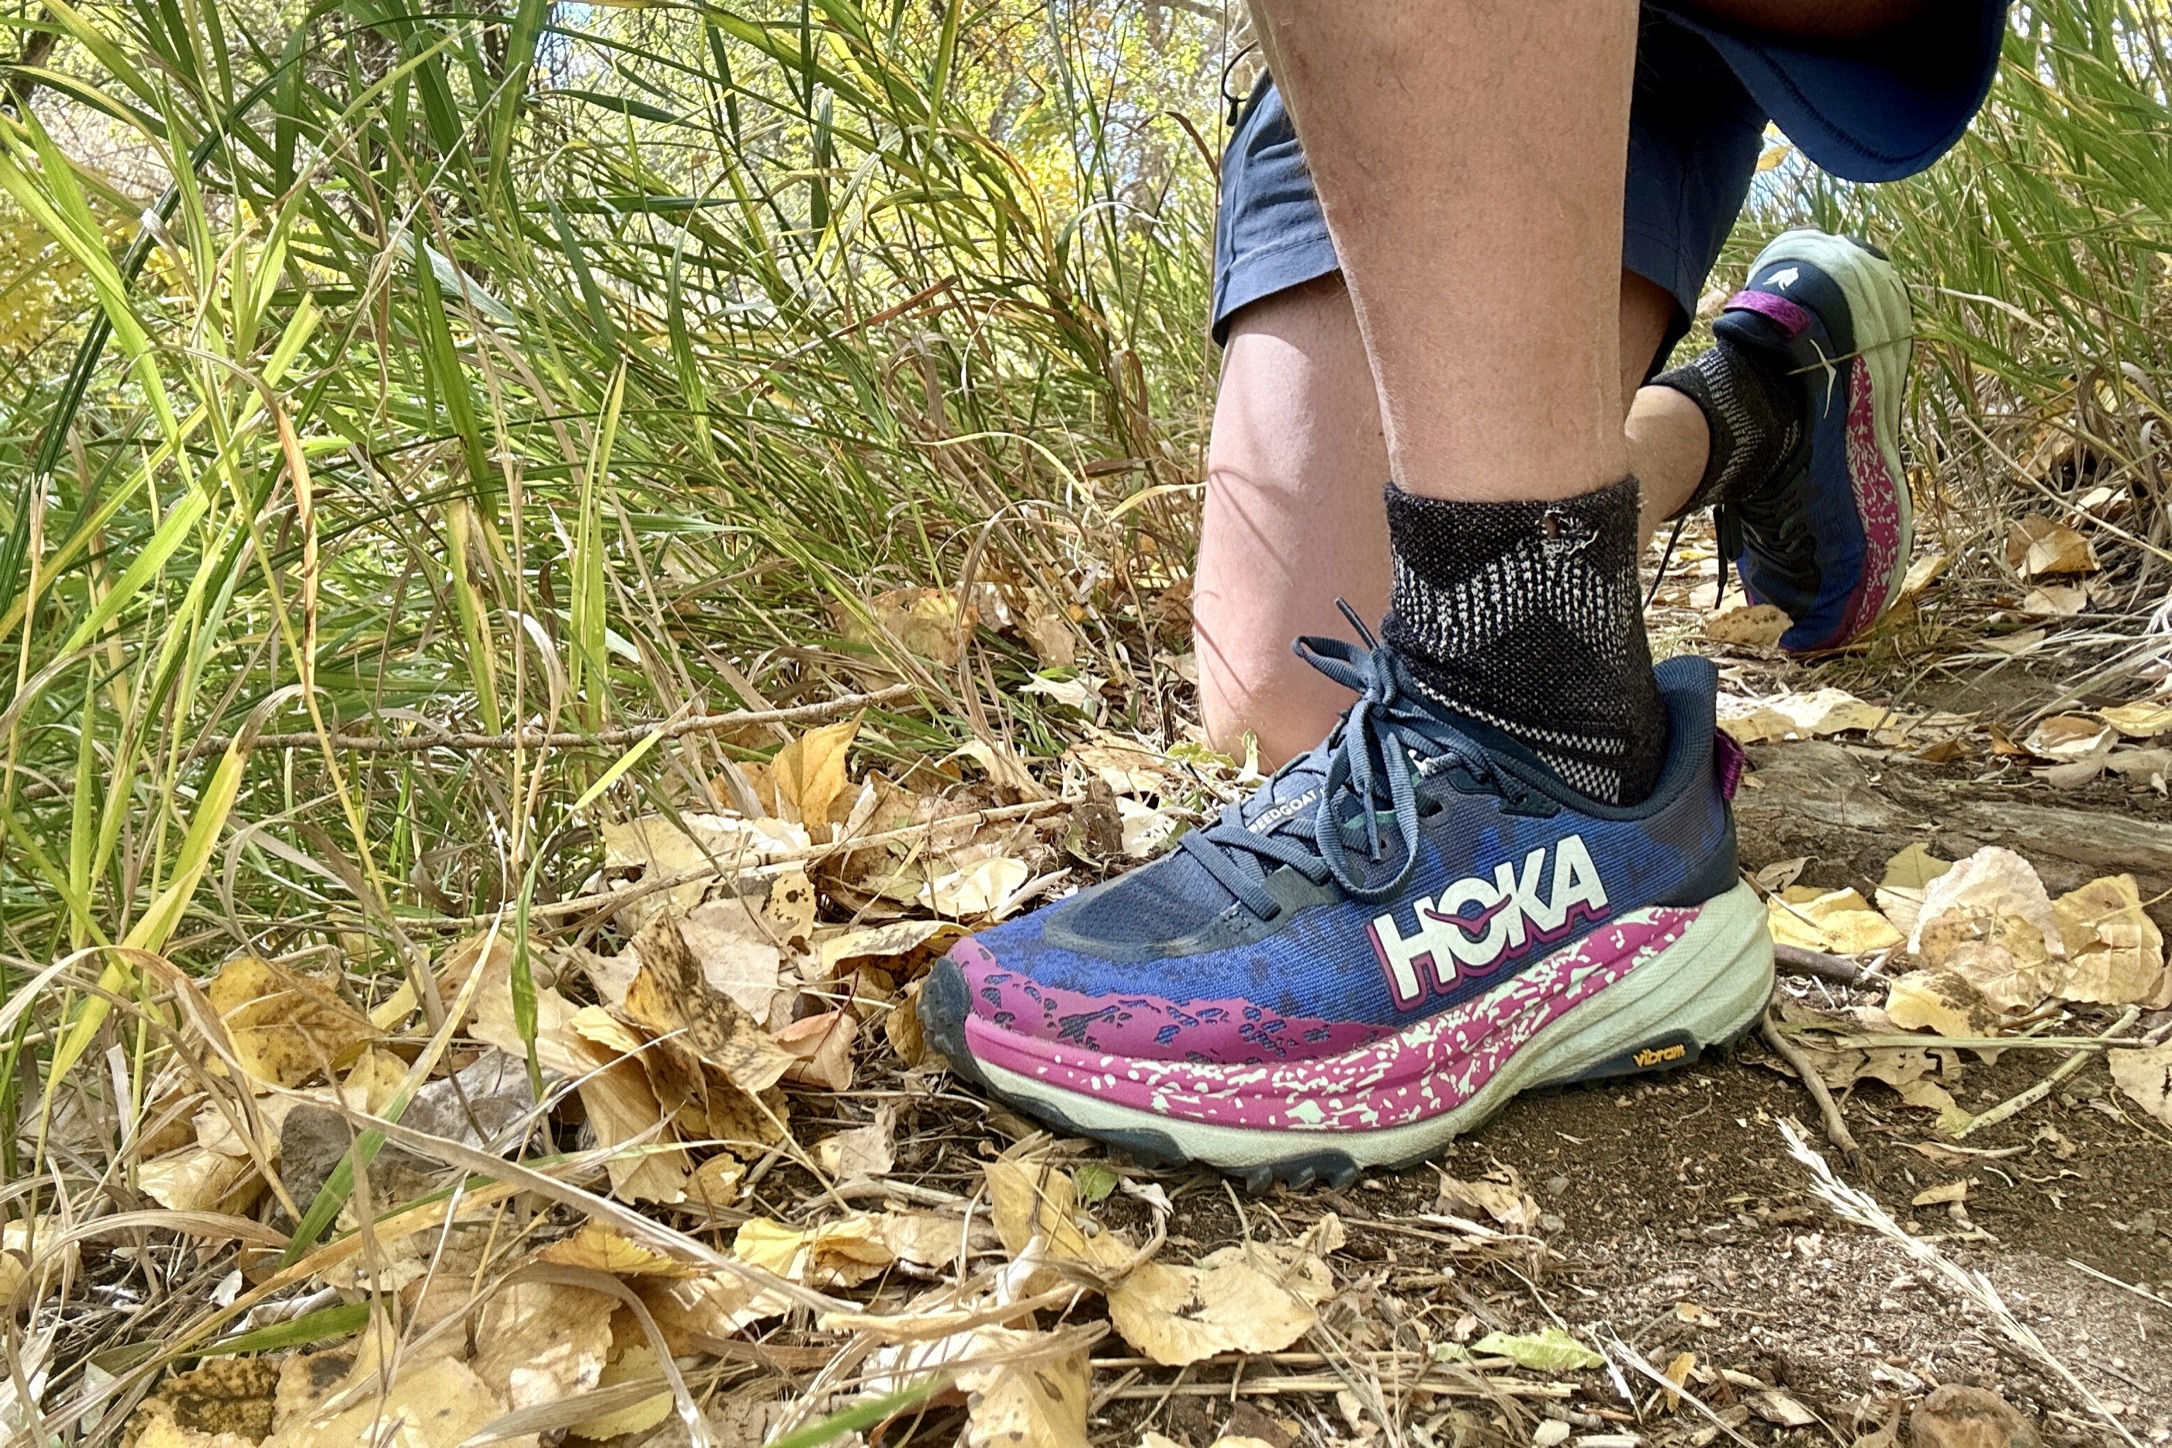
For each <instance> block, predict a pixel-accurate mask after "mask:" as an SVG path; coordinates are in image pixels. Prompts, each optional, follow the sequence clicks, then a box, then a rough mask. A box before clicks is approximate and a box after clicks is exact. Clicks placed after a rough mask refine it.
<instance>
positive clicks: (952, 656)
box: [831, 587, 974, 669]
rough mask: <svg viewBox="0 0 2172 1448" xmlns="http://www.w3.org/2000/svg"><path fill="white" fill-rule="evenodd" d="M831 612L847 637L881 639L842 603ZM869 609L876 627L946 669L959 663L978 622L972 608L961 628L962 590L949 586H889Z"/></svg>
mask: <svg viewBox="0 0 2172 1448" xmlns="http://www.w3.org/2000/svg"><path fill="white" fill-rule="evenodd" d="M831 612H832V614H833V615H834V616H835V617H836V619H837V621H838V623H839V625H840V627H841V629H842V631H843V633H844V635H845V637H847V638H849V639H851V640H853V641H854V642H855V643H860V644H869V645H872V644H875V643H877V642H878V640H877V638H876V636H875V634H874V633H872V632H870V631H869V630H868V628H867V627H866V625H865V624H864V623H862V622H861V621H860V619H859V617H858V616H857V614H856V613H854V612H853V611H851V610H848V609H846V608H844V607H842V606H839V607H836V608H833V609H832V610H831ZM868 612H869V613H870V614H872V615H873V616H874V623H875V628H876V629H878V630H880V631H881V633H883V634H886V635H888V636H889V638H890V639H891V640H894V641H895V642H896V643H897V644H898V645H900V646H901V647H903V648H904V649H905V651H906V652H907V653H910V654H914V655H917V656H918V657H920V658H923V659H926V660H928V661H929V662H931V663H935V664H940V665H942V666H943V667H944V668H946V669H950V668H956V667H957V664H958V655H959V653H960V651H961V646H962V644H963V642H964V639H965V637H966V635H968V634H970V633H971V632H972V629H973V623H974V617H973V615H972V613H970V612H968V613H967V616H966V619H965V627H964V628H963V629H962V630H961V629H960V628H959V617H958V615H959V610H958V594H957V591H956V590H955V589H949V588H924V587H906V588H891V589H885V590H884V591H883V592H881V593H878V594H876V595H875V596H874V597H873V598H871V599H869V600H868Z"/></svg>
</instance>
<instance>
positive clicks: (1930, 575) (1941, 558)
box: [1900, 553, 1947, 598]
mask: <svg viewBox="0 0 2172 1448" xmlns="http://www.w3.org/2000/svg"><path fill="white" fill-rule="evenodd" d="M1946 566H1947V559H1946V555H1945V554H1943V553H1926V554H1924V555H1923V556H1922V557H1921V558H1918V559H1917V560H1916V561H1915V562H1913V563H1911V564H1909V565H1908V572H1907V573H1906V574H1905V575H1904V576H1903V577H1902V578H1901V587H1900V596H1901V597H1902V598H1914V597H1915V596H1916V595H1917V594H1919V593H1921V592H1922V591H1923V590H1924V589H1926V588H1929V587H1930V586H1931V585H1932V584H1934V583H1936V582H1937V581H1938V580H1939V579H1941V578H1943V577H1945V574H1946Z"/></svg>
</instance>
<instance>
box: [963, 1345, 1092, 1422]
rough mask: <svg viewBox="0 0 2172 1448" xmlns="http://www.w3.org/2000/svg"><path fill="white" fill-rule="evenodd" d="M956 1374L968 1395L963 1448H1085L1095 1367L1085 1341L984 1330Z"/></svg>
mask: <svg viewBox="0 0 2172 1448" xmlns="http://www.w3.org/2000/svg"><path fill="white" fill-rule="evenodd" d="M973 1336H974V1344H973V1352H972V1356H971V1358H970V1359H969V1360H968V1362H967V1363H966V1364H965V1365H962V1366H961V1367H960V1368H959V1371H958V1386H959V1387H960V1388H963V1389H964V1390H965V1391H966V1393H967V1395H968V1397H967V1406H966V1425H965V1437H964V1439H963V1440H962V1441H963V1443H964V1445H965V1448H1088V1444H1087V1437H1086V1409H1087V1406H1088V1402H1089V1400H1090V1398H1091V1397H1092V1394H1091V1392H1090V1391H1089V1386H1090V1381H1091V1378H1092V1375H1093V1370H1092V1368H1091V1366H1090V1365H1089V1364H1088V1362H1087V1359H1086V1349H1087V1340H1086V1338H1085V1337H1084V1336H1082V1335H1079V1334H1075V1333H1073V1334H1064V1335H1058V1334H1054V1333H1045V1332H1026V1331H1021V1330H1018V1329H1013V1328H1003V1327H984V1328H981V1329H979V1330H978V1331H977V1332H976V1333H974V1334H973Z"/></svg>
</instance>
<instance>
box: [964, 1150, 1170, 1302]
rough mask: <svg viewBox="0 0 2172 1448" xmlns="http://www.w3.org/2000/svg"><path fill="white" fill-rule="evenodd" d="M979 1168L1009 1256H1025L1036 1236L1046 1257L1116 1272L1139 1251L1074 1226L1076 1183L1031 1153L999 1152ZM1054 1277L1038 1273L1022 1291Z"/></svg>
mask: <svg viewBox="0 0 2172 1448" xmlns="http://www.w3.org/2000/svg"><path fill="white" fill-rule="evenodd" d="M984 1170H985V1172H986V1174H987V1178H988V1200H989V1204H990V1210H989V1215H990V1216H991V1217H993V1218H994V1220H995V1229H996V1235H997V1236H998V1237H1000V1238H1001V1239H1002V1241H1003V1250H1004V1251H1006V1252H1008V1253H1010V1255H1011V1257H1012V1259H1013V1260H1016V1259H1017V1258H1019V1257H1021V1256H1023V1255H1025V1252H1026V1249H1027V1247H1028V1246H1029V1245H1030V1244H1031V1243H1032V1242H1033V1240H1034V1239H1035V1238H1037V1237H1038V1238H1040V1239H1041V1240H1042V1243H1043V1246H1042V1250H1043V1251H1044V1252H1045V1253H1046V1254H1047V1256H1048V1259H1049V1260H1050V1261H1051V1262H1055V1263H1061V1264H1075V1265H1080V1266H1083V1267H1085V1268H1087V1269H1088V1270H1089V1272H1090V1273H1098V1274H1108V1273H1115V1272H1121V1271H1122V1270H1124V1268H1126V1267H1127V1266H1129V1265H1130V1263H1131V1260H1132V1259H1133V1258H1134V1257H1136V1256H1137V1255H1138V1249H1137V1248H1135V1247H1133V1246H1132V1245H1131V1244H1130V1243H1129V1242H1127V1241H1125V1240H1124V1239H1123V1238H1122V1237H1121V1236H1119V1235H1118V1234H1117V1233H1115V1232H1099V1233H1096V1234H1094V1235H1091V1236H1089V1235H1088V1234H1087V1232H1086V1231H1085V1229H1084V1228H1082V1227H1081V1226H1080V1225H1079V1220H1080V1211H1079V1205H1078V1186H1077V1184H1076V1183H1075V1182H1073V1181H1072V1179H1071V1174H1070V1173H1069V1172H1066V1171H1061V1170H1058V1169H1057V1168H1055V1167H1053V1166H1049V1165H1048V1164H1047V1163H1045V1162H1043V1161H1040V1160H1037V1159H1035V1158H1033V1157H1031V1156H1019V1157H1013V1156H1003V1157H999V1158H997V1159H996V1160H994V1161H991V1162H989V1163H988V1164H987V1166H986V1167H985V1168H984ZM1056 1280H1057V1279H1056V1277H1055V1275H1054V1274H1053V1273H1049V1274H1038V1275H1036V1276H1035V1278H1034V1279H1033V1283H1032V1284H1030V1285H1028V1286H1027V1287H1026V1288H1025V1289H1024V1290H1025V1291H1027V1292H1029V1293H1031V1292H1038V1291H1041V1290H1043V1289H1044V1288H1047V1287H1052V1286H1054V1285H1055V1282H1056Z"/></svg>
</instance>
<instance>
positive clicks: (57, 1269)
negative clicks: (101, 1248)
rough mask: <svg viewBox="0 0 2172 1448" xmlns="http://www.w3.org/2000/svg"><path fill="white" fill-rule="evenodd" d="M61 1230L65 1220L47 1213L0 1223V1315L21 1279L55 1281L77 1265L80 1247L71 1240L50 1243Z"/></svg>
mask: <svg viewBox="0 0 2172 1448" xmlns="http://www.w3.org/2000/svg"><path fill="white" fill-rule="evenodd" d="M64 1230H66V1223H64V1222H62V1221H61V1219H60V1218H58V1217H56V1216H53V1215H51V1214H49V1213H41V1214H40V1215H38V1216H37V1217H36V1218H34V1219H31V1220H27V1221H26V1220H24V1219H22V1218H17V1219H16V1220H14V1221H12V1222H9V1223H8V1224H7V1225H6V1226H4V1227H0V1317H5V1316H6V1315H7V1306H6V1304H7V1302H8V1300H9V1299H10V1298H12V1297H14V1295H15V1294H16V1292H17V1291H19V1290H20V1289H21V1288H22V1286H23V1284H24V1283H26V1282H28V1281H30V1280H32V1279H33V1278H38V1277H46V1276H50V1277H51V1278H52V1280H54V1281H55V1282H58V1281H59V1280H60V1279H61V1278H62V1277H63V1276H64V1275H66V1274H68V1273H72V1272H74V1271H76V1270H77V1269H78V1268H79V1267H80V1266H81V1264H82V1261H83V1254H82V1249H81V1248H80V1247H79V1246H77V1245H76V1244H75V1243H74V1242H70V1243H68V1245H67V1246H66V1247H64V1248H55V1247H54V1246H53V1243H54V1242H55V1241H57V1240H58V1239H59V1237H60V1234H61V1233H62V1232H63V1231H64Z"/></svg>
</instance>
